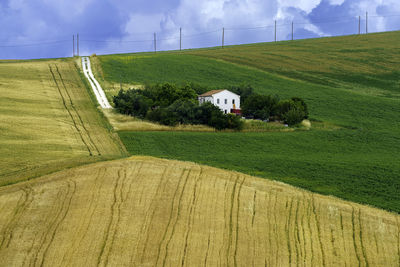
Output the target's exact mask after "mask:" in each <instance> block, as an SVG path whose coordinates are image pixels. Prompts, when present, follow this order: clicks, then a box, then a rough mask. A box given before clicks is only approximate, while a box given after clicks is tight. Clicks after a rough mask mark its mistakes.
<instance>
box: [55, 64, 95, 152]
mask: <svg viewBox="0 0 400 267" xmlns="http://www.w3.org/2000/svg"><path fill="white" fill-rule="evenodd" d="M55 67H56V71H57V73H58V75H59V76H60V80H61V83H62V85H63V87H64V91H65V92H66V94H67V96H68V100H69V102H70V105H71V107H72V109H73V110H74V112H75V114H76V116H77V117H78V120H79V122H80V124H81V126H82V128H83V129H84V131H85V133H86V135H87V137H88V138H89V142H90V144H91V145H92V146H93V147H94V148H95V150H96V152H97V154H98V155H99V156H100V155H101V153H100V151H99V149H98V148H97V146H96V143H95V142H94V141H93V139H92V137H91V135H90V132H89V130H88V129H87V128H86V126H85V123H84V122H83V120H82V117H81V115H80V114H79V112H78V110H77V109H76V108H75V105H74V103H73V102H72V98H71V95H70V93H69V92H68V89H67V87H66V85H65V82H64V79H63V77H62V75H61V73H60V71H59V69H58V66H57V65H55Z"/></svg>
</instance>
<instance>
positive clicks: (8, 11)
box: [0, 0, 400, 59]
mask: <svg viewBox="0 0 400 267" xmlns="http://www.w3.org/2000/svg"><path fill="white" fill-rule="evenodd" d="M366 12H368V32H381V31H393V30H400V0H197V1H194V0H155V1H151V0H119V1H115V0H114V1H112V0H79V1H77V0H0V29H1V30H0V59H30V58H47V57H70V56H72V54H73V42H72V39H73V35H75V38H76V35H77V34H78V33H79V40H80V42H79V52H80V55H91V54H94V53H96V54H112V53H128V52H142V51H154V49H155V48H154V41H153V40H154V33H155V38H156V40H157V42H156V49H157V50H175V49H179V48H180V28H181V29H182V43H181V46H182V49H188V48H198V47H212V46H220V45H222V33H223V28H225V30H224V44H225V45H232V44H244V43H255V42H272V41H275V30H274V28H275V27H274V25H275V21H276V25H277V27H276V29H277V33H276V39H277V41H282V40H289V39H291V38H292V37H291V36H292V22H293V23H294V24H293V36H294V39H304V38H315V37H324V36H337V35H348V34H356V33H358V21H359V16H361V33H362V34H364V33H365V31H366Z"/></svg>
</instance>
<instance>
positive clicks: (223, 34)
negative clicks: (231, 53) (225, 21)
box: [222, 28, 225, 48]
mask: <svg viewBox="0 0 400 267" xmlns="http://www.w3.org/2000/svg"><path fill="white" fill-rule="evenodd" d="M224 44H225V28H222V48H224Z"/></svg>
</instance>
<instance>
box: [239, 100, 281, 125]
mask: <svg viewBox="0 0 400 267" xmlns="http://www.w3.org/2000/svg"><path fill="white" fill-rule="evenodd" d="M277 103H278V98H277V97H272V96H269V95H258V94H253V95H250V96H249V97H248V98H247V99H246V101H245V102H244V103H243V104H242V114H243V115H244V116H249V117H253V118H254V119H261V120H266V119H268V118H269V117H270V116H271V114H272V113H273V111H274V110H275V106H276V104H277Z"/></svg>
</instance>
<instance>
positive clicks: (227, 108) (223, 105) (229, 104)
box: [213, 90, 240, 113]
mask: <svg viewBox="0 0 400 267" xmlns="http://www.w3.org/2000/svg"><path fill="white" fill-rule="evenodd" d="M213 98H214V105H216V106H217V107H219V108H220V109H221V110H222V111H223V112H224V113H230V112H231V109H233V108H234V106H235V109H240V96H238V95H236V94H234V93H232V92H229V91H228V90H225V91H222V92H219V93H216V94H214V95H213ZM218 99H219V101H218ZM225 100H226V102H225ZM233 101H234V102H235V105H234V104H233ZM218 102H219V103H218Z"/></svg>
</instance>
